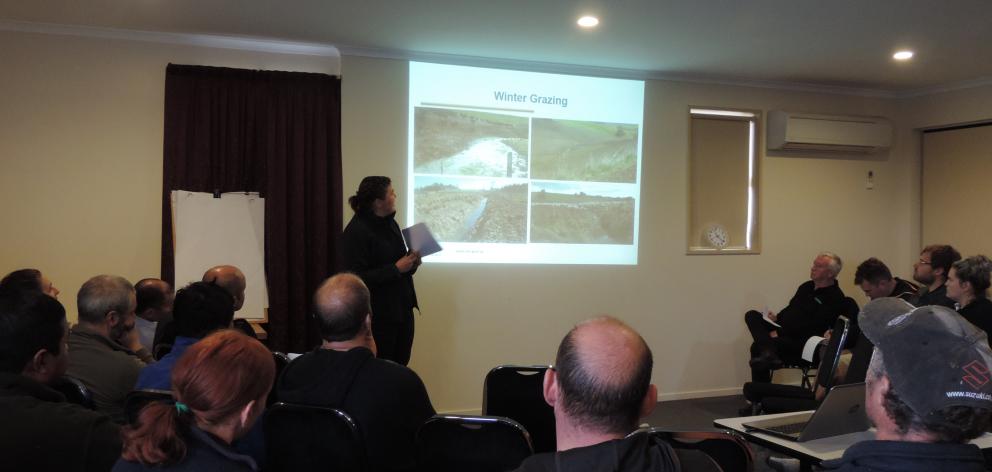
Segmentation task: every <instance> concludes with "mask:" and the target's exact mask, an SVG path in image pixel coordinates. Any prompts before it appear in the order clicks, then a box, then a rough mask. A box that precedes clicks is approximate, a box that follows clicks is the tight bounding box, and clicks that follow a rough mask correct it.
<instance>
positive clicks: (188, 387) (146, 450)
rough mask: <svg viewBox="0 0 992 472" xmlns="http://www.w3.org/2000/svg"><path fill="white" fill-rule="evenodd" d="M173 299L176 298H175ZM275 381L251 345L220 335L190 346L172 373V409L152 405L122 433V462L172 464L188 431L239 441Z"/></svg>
mask: <svg viewBox="0 0 992 472" xmlns="http://www.w3.org/2000/svg"><path fill="white" fill-rule="evenodd" d="M177 298H178V297H177ZM274 378H275V362H274V361H273V359H272V353H271V352H270V351H269V350H268V349H267V348H266V347H265V346H263V345H262V344H261V343H259V342H258V341H257V340H255V339H252V338H250V337H248V336H245V335H244V334H242V333H239V332H237V331H234V330H223V331H218V332H216V333H213V334H211V335H210V336H207V337H206V338H204V339H203V340H201V341H199V342H197V343H196V344H193V345H192V346H190V347H189V349H188V350H187V351H186V352H185V353H183V355H182V357H180V358H179V362H177V363H176V366H175V367H174V368H173V369H172V394H173V396H174V397H175V400H176V402H177V403H176V404H172V403H165V402H156V403H151V404H149V405H148V406H146V407H145V408H143V409H142V410H141V413H140V414H139V416H138V421H137V423H136V424H135V425H132V426H127V427H125V428H124V430H123V436H124V450H123V453H122V457H123V458H124V460H128V461H132V462H141V463H143V464H147V465H158V466H165V465H169V464H174V463H177V462H179V461H181V460H182V459H183V457H185V455H186V438H185V435H186V434H187V431H188V428H189V427H190V426H193V425H195V426H196V427H198V428H200V429H202V430H204V431H207V432H210V433H212V434H214V435H215V436H217V437H219V438H221V439H222V440H225V441H230V440H233V439H237V438H238V437H241V436H242V435H244V433H245V432H247V431H248V429H249V428H251V426H252V424H253V423H254V422H255V420H256V419H258V416H259V415H260V414H261V412H262V410H263V409H264V408H265V399H266V397H267V396H268V394H269V390H270V389H271V388H272V382H273V380H274Z"/></svg>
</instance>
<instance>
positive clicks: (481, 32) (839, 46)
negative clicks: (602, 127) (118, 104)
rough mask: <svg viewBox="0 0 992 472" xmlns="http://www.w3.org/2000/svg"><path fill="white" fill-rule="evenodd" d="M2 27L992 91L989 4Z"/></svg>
mask: <svg viewBox="0 0 992 472" xmlns="http://www.w3.org/2000/svg"><path fill="white" fill-rule="evenodd" d="M584 13H594V14H596V15H598V16H599V17H600V20H601V24H600V26H599V27H598V28H597V29H595V30H592V31H585V30H580V29H579V28H578V27H577V26H576V25H575V20H576V18H577V17H578V16H579V15H580V14H584ZM0 19H2V20H14V21H27V22H37V23H56V24H65V25H84V26H96V27H104V28H117V29H131V30H146V31H160V32H162V31H164V32H180V33H201V34H203V33H206V34H220V35H235V36H248V37H260V38H272V39H282V40H290V41H299V42H307V43H323V44H332V45H334V46H337V47H338V48H339V49H340V50H341V51H342V53H344V54H362V55H376V56H385V57H402V58H413V59H417V58H420V59H430V60H435V61H447V62H461V63H464V62H472V61H478V62H486V61H488V62H490V63H502V64H504V65H505V66H510V67H513V66H515V65H517V66H521V67H528V66H532V67H530V68H537V69H539V70H540V69H545V70H547V69H554V68H556V67H557V68H560V69H561V68H563V69H570V70H579V71H581V70H586V71H588V72H590V73H595V74H597V75H616V76H640V77H657V78H679V79H688V80H702V81H720V82H745V83H754V84H765V85H772V86H775V85H780V86H786V87H787V86H813V87H822V88H825V89H836V90H839V91H843V90H849V91H852V92H856V91H861V92H867V93H871V92H877V93H885V94H894V95H902V94H916V93H925V92H927V91H933V90H937V89H943V88H954V87H964V86H968V85H975V84H979V83H986V82H989V83H992V1H990V0H944V1H938V0H695V1H693V0H679V1H673V0H609V1H606V0H578V1H567V0H488V1H479V0H353V1H344V0H84V1H81V0H33V1H23V0H0ZM0 47H2V45H0ZM900 48H909V49H913V50H914V51H916V57H915V58H914V59H913V60H912V61H911V62H909V63H897V62H896V61H894V60H892V59H891V55H892V53H893V52H894V51H895V50H897V49H900Z"/></svg>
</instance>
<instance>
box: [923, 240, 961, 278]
mask: <svg viewBox="0 0 992 472" xmlns="http://www.w3.org/2000/svg"><path fill="white" fill-rule="evenodd" d="M960 260H961V254H960V253H958V251H957V250H955V249H954V248H953V247H951V246H948V245H946V244H931V245H929V246H927V247H925V248H923V250H922V251H920V260H919V262H917V263H915V264H913V280H916V281H917V282H919V283H921V284H924V285H927V286H930V285H933V284H935V283H936V284H938V285H942V284H943V283H944V282H945V281H946V280H947V275H948V274H949V273H950V272H951V265H952V264H954V263H955V262H957V261H960Z"/></svg>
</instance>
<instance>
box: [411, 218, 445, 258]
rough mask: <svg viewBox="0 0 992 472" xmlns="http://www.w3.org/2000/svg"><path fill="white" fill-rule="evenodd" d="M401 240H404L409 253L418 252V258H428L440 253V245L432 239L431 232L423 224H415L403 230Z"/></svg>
mask: <svg viewBox="0 0 992 472" xmlns="http://www.w3.org/2000/svg"><path fill="white" fill-rule="evenodd" d="M403 239H405V240H406V247H408V248H409V249H410V250H411V251H417V252H419V253H420V257H425V256H429V255H431V254H434V253H435V252H440V251H441V245H440V244H438V243H437V239H434V235H433V234H431V230H429V229H427V225H425V224H423V223H417V224H415V225H413V226H411V227H409V228H406V229H404V230H403Z"/></svg>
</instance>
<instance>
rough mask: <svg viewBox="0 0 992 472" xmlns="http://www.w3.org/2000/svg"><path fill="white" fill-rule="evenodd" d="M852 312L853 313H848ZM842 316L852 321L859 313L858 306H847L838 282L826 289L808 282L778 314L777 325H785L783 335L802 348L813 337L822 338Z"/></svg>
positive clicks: (810, 281)
mask: <svg viewBox="0 0 992 472" xmlns="http://www.w3.org/2000/svg"><path fill="white" fill-rule="evenodd" d="M852 309H853V311H854V313H848V312H850V311H851V310H852ZM840 315H845V316H847V317H848V318H851V317H854V316H857V315H858V309H857V306H856V304H855V305H854V306H853V307H849V306H848V303H847V302H846V301H845V300H844V292H843V291H841V289H840V287H839V286H838V285H837V281H836V280H835V281H834V284H833V285H830V286H827V287H823V288H815V286H814V284H813V281H812V280H809V281H806V282H805V283H803V284H802V285H800V286H799V288H798V289H796V294H795V295H793V296H792V300H789V305H788V306H786V307H785V308H783V309H782V311H780V312H779V313H778V319H777V321H778V324H780V325H782V328H781V334H782V335H784V336H786V337H789V338H792V339H794V340H796V341H799V343H800V345H801V343H803V342H805V341H806V340H807V339H809V337H810V336H823V333H824V332H826V331H827V330H828V329H830V328H831V327H832V326H833V324H834V321H837V317H838V316H840Z"/></svg>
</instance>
